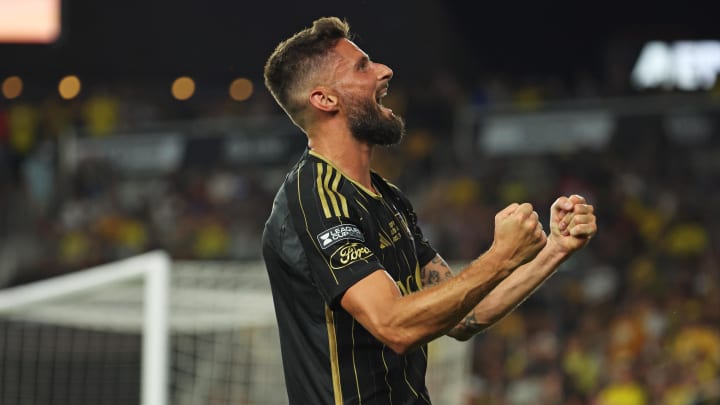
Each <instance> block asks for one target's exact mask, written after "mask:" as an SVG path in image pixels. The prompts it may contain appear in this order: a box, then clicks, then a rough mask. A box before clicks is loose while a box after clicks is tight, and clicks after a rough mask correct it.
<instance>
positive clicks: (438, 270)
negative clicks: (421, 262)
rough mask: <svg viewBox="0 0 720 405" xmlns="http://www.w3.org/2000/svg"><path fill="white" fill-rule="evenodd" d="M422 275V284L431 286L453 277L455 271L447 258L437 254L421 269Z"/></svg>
mask: <svg viewBox="0 0 720 405" xmlns="http://www.w3.org/2000/svg"><path fill="white" fill-rule="evenodd" d="M420 276H421V277H422V285H423V286H424V287H429V286H433V285H437V284H440V283H442V282H444V281H447V280H450V279H451V278H453V276H454V273H453V271H452V269H451V268H450V266H448V264H447V262H446V261H445V259H443V258H442V257H440V255H439V254H436V255H435V257H433V258H432V260H430V261H429V262H428V263H427V264H426V265H425V266H423V267H422V268H421V269H420Z"/></svg>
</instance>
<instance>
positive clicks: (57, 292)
mask: <svg viewBox="0 0 720 405" xmlns="http://www.w3.org/2000/svg"><path fill="white" fill-rule="evenodd" d="M169 277H170V258H169V257H168V255H167V254H166V253H165V252H161V251H156V252H150V253H146V254H143V255H139V256H135V257H132V258H129V259H125V260H121V261H118V262H114V263H110V264H106V265H100V266H97V267H94V268H91V269H88V270H84V271H81V272H78V273H71V274H67V275H64V276H59V277H55V278H53V279H50V280H45V281H38V282H35V283H32V284H29V285H25V286H19V287H14V288H9V289H5V290H0V315H2V314H6V315H12V314H13V311H14V310H16V309H19V308H27V307H31V306H33V305H36V304H41V303H43V302H46V301H51V300H53V299H56V298H60V297H66V296H70V295H74V294H78V293H83V292H86V291H88V290H93V289H97V288H99V287H102V286H107V285H112V284H117V283H120V282H124V281H128V280H135V279H143V281H144V289H143V290H144V299H143V315H142V321H143V325H142V378H141V381H142V383H141V390H142V392H141V404H142V405H158V404H167V372H168V336H169V333H168V311H169V305H168V302H169V301H168V289H169Z"/></svg>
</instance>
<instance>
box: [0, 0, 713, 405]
mask: <svg viewBox="0 0 720 405" xmlns="http://www.w3.org/2000/svg"><path fill="white" fill-rule="evenodd" d="M485 3H486V2H466V1H460V0H452V1H440V0H418V1H413V2H410V1H404V2H394V1H383V0H358V1H352V2H348V1H324V0H323V1H297V2H291V1H282V2H263V1H254V2H244V1H219V0H210V1H203V2H200V1H189V0H179V1H168V0H161V1H150V0H146V1H140V0H128V1H123V2H102V1H90V0H65V1H64V2H63V27H62V34H61V36H60V39H59V40H58V41H57V42H56V43H53V44H49V45H38V44H0V80H4V79H5V78H6V77H8V76H11V75H18V76H20V77H22V79H23V81H24V89H23V93H22V95H21V96H20V97H18V98H17V99H7V98H5V97H3V96H0V253H1V254H0V258H2V260H0V287H5V286H12V285H19V284H24V283H28V282H31V281H35V280H38V279H44V278H48V277H52V276H55V275H60V274H65V273H69V272H74V271H78V270H80V269H83V268H87V267H90V266H93V265H96V264H99V263H104V262H108V261H112V260H117V259H121V258H124V257H127V256H130V255H133V254H137V253H140V252H143V251H148V250H151V249H155V248H162V249H166V250H167V251H169V252H170V253H171V255H172V256H173V257H174V258H176V259H202V260H239V261H257V260H259V252H258V249H257V247H258V240H259V235H260V232H261V230H262V225H263V221H264V218H266V217H267V214H268V210H269V208H270V204H271V201H272V197H273V192H274V189H275V187H277V185H278V184H279V182H280V181H281V179H282V174H283V173H284V170H286V169H287V168H288V167H289V166H290V164H291V163H290V162H291V160H292V159H293V158H296V157H297V154H298V153H299V151H301V150H302V147H303V138H302V137H301V135H300V134H299V132H298V131H297V130H295V129H293V128H292V127H290V126H289V125H288V122H287V119H285V118H284V117H283V116H281V111H280V109H279V108H278V107H276V106H275V105H274V103H273V102H272V100H270V98H269V96H268V94H267V92H266V91H265V89H264V87H263V86H262V67H263V64H264V61H265V59H266V58H267V56H268V55H269V53H270V52H271V51H272V49H273V48H274V46H275V45H276V44H277V43H278V41H280V40H282V39H284V38H286V37H287V36H288V35H289V34H291V33H293V32H295V31H297V30H299V29H301V28H303V27H305V26H307V25H309V24H310V23H311V21H312V20H313V19H314V18H317V17H319V16H325V15H337V16H340V17H344V18H346V19H347V20H348V21H349V22H350V24H351V26H352V27H353V31H355V32H356V35H357V36H356V42H357V43H358V44H359V45H360V46H361V47H362V48H363V49H364V50H365V51H367V52H368V53H369V54H370V56H371V57H372V58H373V59H374V60H376V61H380V62H383V63H385V64H387V65H389V66H390V67H392V68H393V70H394V72H395V77H394V79H393V81H392V83H391V90H390V96H389V97H388V99H387V103H388V104H391V106H392V107H393V109H394V110H395V111H401V112H403V115H404V116H405V117H406V120H407V123H408V137H407V140H406V142H405V144H404V145H403V146H401V147H397V148H393V149H390V150H380V151H378V153H377V156H376V157H377V162H376V163H377V166H376V168H377V170H379V171H380V172H381V173H382V174H384V175H386V176H387V177H389V178H390V179H391V180H393V181H394V182H396V183H397V184H399V185H400V186H401V187H402V188H403V189H404V190H406V191H407V192H408V193H409V194H410V195H411V197H412V199H413V203H414V204H415V208H416V210H417V211H418V212H419V214H420V218H421V223H422V224H423V226H424V230H425V231H426V234H428V236H430V238H431V240H432V242H433V244H434V245H435V246H436V247H437V248H438V250H439V251H440V252H441V253H442V254H443V255H444V256H445V257H446V258H448V259H450V260H452V261H454V262H457V263H462V262H464V261H467V260H470V259H471V258H472V257H474V256H475V255H477V254H480V253H481V252H482V251H483V250H484V249H486V248H487V246H488V245H489V243H491V240H492V229H491V227H490V226H489V224H491V221H492V216H493V214H494V212H496V211H497V210H498V209H500V208H502V207H503V206H504V204H506V203H507V202H509V201H517V200H528V201H531V202H532V203H533V204H534V206H535V207H536V209H537V210H538V212H539V213H540V215H541V217H543V218H547V214H548V212H547V211H548V207H549V205H550V203H552V200H553V199H554V198H555V197H556V196H557V195H560V194H561V193H575V192H577V193H581V194H583V195H585V196H586V197H588V198H589V199H590V202H591V203H593V204H595V206H596V208H597V215H598V221H599V233H598V235H597V237H596V238H595V240H593V241H592V242H591V244H590V245H589V246H588V247H587V249H585V250H583V251H582V252H581V253H579V254H578V255H576V257H574V258H573V259H572V260H570V261H569V262H567V263H566V264H565V265H564V266H563V268H562V269H561V271H560V272H559V273H558V274H557V275H555V276H554V278H552V279H551V280H550V281H548V282H547V283H546V284H545V285H544V286H543V287H542V288H541V289H540V290H539V291H538V292H537V294H536V295H535V296H533V298H531V299H530V300H528V301H527V302H526V303H524V304H523V305H522V306H521V307H520V308H519V309H518V310H517V311H516V312H515V313H513V314H512V315H511V316H509V317H508V318H507V319H506V320H504V321H503V322H502V323H501V324H500V325H498V326H496V327H495V328H493V329H491V330H490V331H489V332H488V333H485V334H483V335H480V336H478V337H477V338H476V339H475V340H474V341H473V343H471V344H473V345H474V347H475V352H474V353H475V356H474V358H473V370H472V371H473V373H472V378H471V380H470V383H469V387H470V388H468V392H467V396H468V404H500V403H503V404H505V403H507V404H534V403H562V404H567V405H570V404H573V405H576V404H591V403H593V404H600V405H606V404H610V403H611V402H603V401H610V398H620V399H619V400H620V401H623V402H619V403H623V404H687V405H699V404H710V403H718V402H717V401H718V399H717V398H720V298H718V297H720V289H719V288H720V270H719V269H720V265H719V263H720V254H719V252H720V250H719V249H720V208H719V207H720V187H718V185H719V184H720V165H719V164H718V163H717V162H718V159H717V156H720V119H719V118H720V113H719V111H720V83H717V82H716V83H715V85H714V88H712V89H710V90H694V91H682V90H678V89H677V88H672V87H670V88H662V87H654V88H651V89H646V90H641V89H638V88H636V87H634V86H633V85H632V84H631V81H630V72H631V71H632V68H633V66H634V64H635V63H636V61H637V59H638V56H639V53H640V50H641V49H642V47H643V45H644V44H646V43H647V42H648V41H655V40H660V41H666V42H668V43H671V42H673V41H677V40H720V24H719V23H718V19H717V13H716V9H717V6H714V5H712V4H711V3H708V2H704V3H690V2H682V3H680V2H674V3H668V4H665V3H662V4H661V3H657V2H655V3H648V2H643V3H644V4H636V3H632V4H631V3H630V2H626V3H624V4H610V3H587V2H585V3H583V2H579V3H578V2H575V3H570V2H541V3H538V2H504V3H500V2H492V4H485ZM69 74H73V75H77V76H78V77H80V79H81V80H82V86H83V87H82V90H81V92H80V94H79V96H78V97H77V98H75V99H73V100H61V99H60V98H59V97H58V95H57V82H58V80H59V79H60V78H61V77H62V76H64V75H69ZM179 76H189V77H192V78H193V79H194V80H195V81H196V84H197V90H196V92H195V95H194V96H193V97H192V98H191V99H190V100H187V101H178V100H175V99H173V98H172V96H171V94H170V84H171V83H172V82H173V80H175V79H176V78H177V77H179ZM237 77H245V78H248V79H250V80H251V81H252V83H253V84H254V92H253V93H252V96H251V97H250V99H249V100H246V101H243V102H234V101H231V100H229V98H228V96H227V86H228V84H229V82H230V81H231V80H233V79H235V78H237ZM98 105H99V106H102V107H103V108H112V109H113V110H112V111H113V114H115V115H113V117H115V121H113V123H112V125H111V126H110V128H109V129H108V128H105V127H102V128H100V129H97V128H95V129H93V126H92V124H93V123H94V122H95V120H94V118H93V114H95V113H96V112H97V111H96V110H93V109H92V108H88V107H92V106H95V107H97V106H98ZM108 106H112V107H108ZM18 107H23V108H25V109H24V110H22V112H23V113H26V114H29V115H23V117H28V116H30V117H32V118H31V119H30V121H31V123H30V124H28V125H29V126H28V128H30V130H29V131H30V132H29V134H30V135H29V137H30V139H31V140H30V141H27V142H29V143H22V144H21V145H24V146H22V147H20V146H17V145H18V144H16V143H13V142H15V141H14V140H13V139H15V138H13V137H14V135H13V131H14V129H13V128H14V127H12V126H11V125H10V124H9V122H10V121H11V116H12V115H13V113H14V111H17V110H20V109H19V108H18ZM28 111H30V112H28ZM93 111H95V112H93ZM103 111H105V110H103ZM588 111H592V112H598V111H601V112H603V113H607V115H602V114H601V116H600V117H598V116H594V115H593V116H591V117H590V118H589V119H591V120H599V122H602V123H611V124H612V125H610V127H609V128H610V129H608V130H607V131H606V135H608V134H609V135H608V139H606V142H605V143H602V144H601V145H600V146H599V147H597V146H595V147H593V146H588V145H580V146H578V145H577V144H574V143H573V142H570V141H568V144H565V143H564V139H565V138H564V137H567V139H568V140H569V139H570V138H572V137H571V136H570V135H571V133H572V135H573V136H576V135H578V132H572V131H571V130H570V129H569V128H568V127H569V125H570V124H569V123H572V124H573V125H580V124H582V121H583V120H584V119H585V117H586V116H585V115H583V114H585V113H586V112H588ZM535 116H541V117H546V118H548V117H549V118H552V119H561V120H567V121H561V122H563V123H568V127H566V126H564V125H560V126H556V127H552V126H550V127H547V126H546V127H542V128H540V127H537V128H536V127H535V125H536V124H537V125H540V124H538V123H536V122H535V121H523V120H525V119H526V118H528V117H530V118H532V117H535ZM266 117H273V119H267V120H266ZM558 117H560V118H558ZM255 119H257V120H256V121H253V120H255ZM258 120H259V122H258ZM493 120H500V121H501V122H503V123H505V124H508V123H515V124H517V123H518V122H520V123H524V124H517V125H520V127H521V128H525V129H528V128H529V130H528V133H529V136H530V135H538V138H540V137H542V136H544V137H545V138H543V139H545V141H547V142H550V143H552V142H556V143H555V145H556V147H555V148H554V149H553V148H547V149H543V150H542V151H540V152H538V151H537V150H535V151H533V150H530V151H528V150H525V149H523V147H529V146H528V145H515V146H514V147H515V148H517V150H515V151H511V152H510V153H497V154H494V153H493V152H491V151H488V150H483V149H482V148H480V147H478V144H477V139H475V138H473V137H474V136H477V135H478V134H479V133H480V132H482V131H481V128H483V125H485V124H486V123H488V122H496V121H493ZM502 120H505V121H502ZM103 122H104V121H102V120H101V123H103ZM228 122H229V124H228ZM528 122H529V123H528ZM593 122H595V121H593ZM523 125H524V126H523ZM243 126H246V127H243ZM540 126H541V125H540ZM23 128H24V127H23ZM238 128H241V129H238ZM242 128H244V129H242ZM248 128H249V129H248ZM548 128H556V130H557V131H556V132H553V130H551V129H548ZM166 129H170V130H172V131H175V132H178V133H180V134H182V136H181V139H182V142H183V144H184V145H185V149H184V155H183V156H182V159H181V161H180V163H179V164H178V166H177V167H173V168H172V170H170V171H169V172H163V173H160V174H158V173H149V174H148V173H141V174H140V175H138V174H137V173H126V172H124V170H125V169H124V168H122V167H118V166H117V164H118V162H117V161H110V162H107V161H103V160H102V159H100V160H99V161H97V160H96V161H87V162H82V161H80V162H75V163H74V165H73V166H72V167H71V168H70V169H68V168H67V167H64V166H63V165H62V164H60V161H62V160H63V157H62V152H59V151H61V150H64V149H63V145H64V144H66V143H67V142H68V140H70V139H71V140H72V142H77V143H78V144H80V145H85V144H90V143H89V142H86V141H88V140H96V139H97V140H99V142H100V143H102V142H105V143H106V147H107V145H110V142H113V140H116V141H117V142H118V144H122V143H123V142H125V141H126V140H132V139H137V138H138V137H139V136H140V137H141V136H144V135H145V134H147V133H148V131H150V132H151V133H152V132H153V131H161V130H162V131H164V130H166ZM566 129H567V131H566ZM463 131H465V132H463ZM535 131H537V133H535ZM581 132H582V131H581ZM601 132H602V131H601ZM24 134H25V133H24ZM288 134H290V137H285V136H286V135H288ZM275 136H278V139H282V140H283V142H284V141H285V140H287V145H290V146H287V147H286V149H282V148H281V152H278V153H277V154H275V155H273V152H272V148H271V150H270V152H268V153H269V154H268V155H262V154H260V155H253V153H252V152H248V150H251V149H247V148H250V147H253V148H259V149H257V150H258V151H262V150H265V151H266V149H262V148H263V147H264V145H265V144H263V143H262V142H263V141H264V140H266V139H273V138H274V137H275ZM22 139H25V138H22ZM228 139H230V140H231V141H233V142H235V143H231V145H234V147H235V149H234V151H235V155H233V156H231V157H230V158H228V157H227V156H225V155H223V152H224V150H225V148H226V145H228V144H226V143H224V142H226V141H227V140H228ZM528 139H535V138H531V137H528ZM573 139H574V138H573ZM557 140H560V141H557ZM244 142H245V143H244ZM265 146H267V145H265ZM270 146H273V145H270ZM275 146H277V145H275ZM530 146H532V145H530ZM246 147H247V148H246ZM118 148H119V149H121V146H118ZM243 148H246V149H243ZM253 150H254V149H253ZM219 156H225V158H226V159H228V160H222V159H220V158H219ZM258 156H259V157H258ZM233 159H234V160H233ZM120 163H122V162H120ZM141 163H143V164H147V162H141ZM120 166H122V165H120ZM38 170H39V171H38ZM43 170H46V171H43ZM48 171H49V172H48ZM38 173H39V174H38ZM38 176H40V177H38ZM143 176H147V177H143ZM48 179H49V180H48ZM48 181H49V182H50V183H51V186H49V185H48V183H47V182H48ZM228 184H230V186H228ZM158 185H159V186H158ZM156 186H157V187H159V189H162V190H164V191H163V192H166V195H160V196H158V195H156V194H157V193H155V194H153V192H152V190H151V189H152V188H153V187H156ZM211 186H212V187H211ZM215 186H217V187H219V188H218V189H219V190H220V191H218V189H215V188H213V187H215ZM38 187H39V188H40V190H41V191H42V192H40V193H39V194H33V193H35V192H36V191H37V188H38ZM223 187H226V188H223ZM228 187H229V188H230V189H231V190H233V193H231V194H228V192H227V188H228ZM48 190H49V191H48ZM165 190H166V191H165ZM213 193H216V194H213ZM218 193H219V194H218ZM107 207H110V208H109V209H108V208H107ZM158 207H160V208H158ZM178 207H179V208H178ZM103 210H106V211H103ZM118 229H121V230H123V231H122V232H120V231H118ZM2 395H3V391H2V386H1V384H0V399H2V398H3V397H2ZM642 397H644V398H645V399H644V400H643V399H642ZM538 398H541V399H540V400H538ZM538 401H540V402H538ZM713 401H714V402H713ZM0 402H1V401H0Z"/></svg>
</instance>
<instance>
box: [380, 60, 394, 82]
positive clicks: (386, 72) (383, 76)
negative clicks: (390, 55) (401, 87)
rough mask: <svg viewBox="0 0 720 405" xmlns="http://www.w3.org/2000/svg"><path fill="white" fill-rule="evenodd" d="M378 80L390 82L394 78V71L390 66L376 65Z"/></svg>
mask: <svg viewBox="0 0 720 405" xmlns="http://www.w3.org/2000/svg"><path fill="white" fill-rule="evenodd" d="M376 66H377V75H378V80H390V79H392V77H393V71H392V69H390V67H389V66H387V65H383V64H382V63H376Z"/></svg>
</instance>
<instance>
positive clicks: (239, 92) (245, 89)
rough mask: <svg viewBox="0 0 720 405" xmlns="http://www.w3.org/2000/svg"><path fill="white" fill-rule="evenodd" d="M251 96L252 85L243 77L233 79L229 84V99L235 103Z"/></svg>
mask: <svg viewBox="0 0 720 405" xmlns="http://www.w3.org/2000/svg"><path fill="white" fill-rule="evenodd" d="M252 94H253V83H252V81H250V79H246V78H244V77H241V78H238V79H235V80H233V81H232V83H230V98H232V99H233V100H235V101H245V100H247V99H249V98H250V97H251V96H252Z"/></svg>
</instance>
